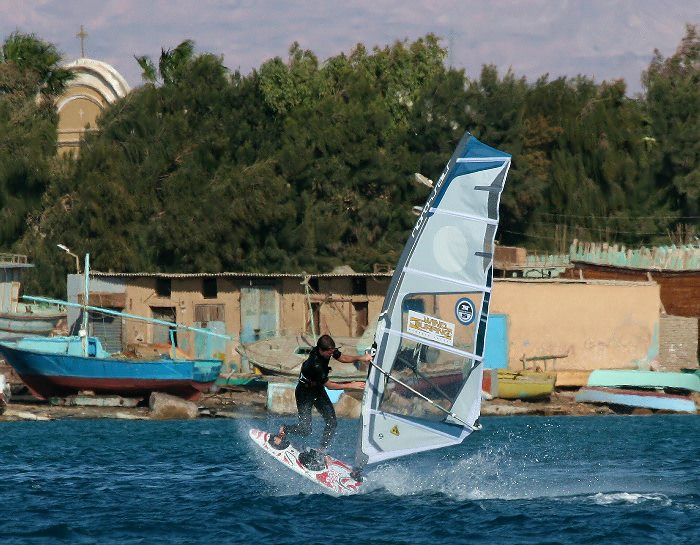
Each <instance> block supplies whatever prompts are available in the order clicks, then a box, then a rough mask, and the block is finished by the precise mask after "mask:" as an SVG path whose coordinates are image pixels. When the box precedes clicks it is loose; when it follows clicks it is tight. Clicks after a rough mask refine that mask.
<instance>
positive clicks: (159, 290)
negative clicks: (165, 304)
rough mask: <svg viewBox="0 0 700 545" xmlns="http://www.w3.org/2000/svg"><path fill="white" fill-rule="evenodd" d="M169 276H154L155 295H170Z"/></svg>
mask: <svg viewBox="0 0 700 545" xmlns="http://www.w3.org/2000/svg"><path fill="white" fill-rule="evenodd" d="M170 293H171V284H170V278H156V295H157V296H159V297H170Z"/></svg>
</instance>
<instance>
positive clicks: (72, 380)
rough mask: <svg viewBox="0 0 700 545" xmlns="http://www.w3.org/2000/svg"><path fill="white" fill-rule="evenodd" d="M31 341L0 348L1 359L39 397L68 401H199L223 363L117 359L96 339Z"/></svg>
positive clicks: (64, 338) (35, 339) (36, 338)
mask: <svg viewBox="0 0 700 545" xmlns="http://www.w3.org/2000/svg"><path fill="white" fill-rule="evenodd" d="M86 341H87V342H86V344H87V355H83V339H82V338H81V337H78V336H72V337H47V338H43V337H27V338H23V339H20V340H17V341H8V342H1V343H0V354H2V355H3V357H4V358H5V359H6V360H7V362H8V363H9V364H10V365H11V366H12V367H13V368H14V369H15V370H16V371H17V373H18V374H19V376H20V377H21V378H22V380H23V381H24V382H25V384H26V385H27V386H28V387H29V388H30V390H31V391H32V392H33V393H34V394H35V395H36V396H38V397H40V398H43V399H48V398H50V397H65V396H68V395H72V394H77V393H78V392H80V391H84V390H89V391H92V392H95V394H117V395H121V396H124V397H144V396H147V395H149V394H150V393H151V392H154V391H157V392H165V393H169V394H172V395H176V396H180V397H183V398H185V399H196V398H198V397H199V396H200V395H201V393H202V392H206V391H208V390H209V388H210V387H211V386H212V385H213V384H214V382H215V381H216V379H217V377H218V376H219V371H220V370H221V361H220V360H217V359H207V360H202V359H199V360H182V359H171V358H170V357H168V355H167V354H164V355H163V356H161V358H160V359H157V360H138V359H125V358H120V357H113V356H112V355H111V354H109V353H107V352H105V351H104V349H103V348H102V345H101V343H100V340H99V339H98V338H96V337H88V338H87V339H86Z"/></svg>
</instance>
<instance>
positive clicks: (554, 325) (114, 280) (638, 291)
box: [69, 275, 697, 370]
mask: <svg viewBox="0 0 700 545" xmlns="http://www.w3.org/2000/svg"><path fill="white" fill-rule="evenodd" d="M72 277H75V278H74V279H73V278H72ZM80 278H82V277H81V276H80V275H70V278H69V280H71V279H72V280H73V281H72V282H69V293H71V294H73V295H74V297H75V294H76V293H77V292H78V291H79V289H80V286H81V284H80V281H79V280H80ZM353 278H356V277H352V276H332V277H319V278H318V285H317V286H315V288H317V289H315V290H314V291H312V293H311V296H310V300H311V303H312V304H313V305H314V306H317V308H318V310H319V315H320V322H321V323H320V325H321V327H320V331H317V333H329V334H331V335H333V336H337V337H347V336H356V335H355V333H357V327H358V322H359V321H361V320H364V318H363V317H362V316H361V314H362V312H365V311H364V310H363V309H364V308H365V307H366V315H367V318H366V322H367V324H368V327H370V328H371V327H373V326H374V325H375V323H376V319H377V316H378V315H379V312H380V310H381V307H382V304H383V301H384V295H385V293H386V290H387V288H388V285H389V283H390V277H389V276H377V277H371V276H368V277H364V278H365V282H366V287H365V288H364V291H366V293H364V294H363V293H355V294H353V291H358V285H357V284H355V289H354V290H353ZM203 279H204V277H201V276H194V277H185V278H178V277H174V278H171V294H170V296H169V297H163V296H159V295H157V293H156V284H157V279H156V277H155V276H154V277H141V276H138V277H126V276H123V277H106V276H98V277H97V278H93V280H92V282H91V285H92V293H93V295H92V296H91V302H92V303H93V304H98V305H99V304H100V298H104V299H105V300H107V301H109V300H110V293H109V292H119V291H121V293H122V294H124V295H123V296H122V297H121V300H122V301H123V304H124V310H125V312H128V313H130V314H136V315H140V316H145V317H149V318H150V317H153V315H154V309H158V308H162V307H166V308H167V307H172V308H174V309H175V319H176V321H177V322H179V323H182V324H185V325H195V312H196V307H197V305H223V307H224V324H225V331H226V333H227V334H229V335H231V336H233V337H234V341H230V342H226V343H225V350H224V354H223V355H222V357H223V358H224V360H225V361H226V362H233V363H234V364H239V363H240V357H239V355H238V353H237V352H236V351H235V348H236V343H237V342H238V339H239V335H240V332H241V287H243V286H250V285H256V284H257V285H267V286H274V287H275V289H276V290H278V292H279V296H278V297H277V299H276V300H277V302H278V312H279V316H278V320H277V324H278V328H279V331H278V333H279V334H291V333H304V332H309V331H310V327H309V324H310V311H309V304H308V300H307V298H306V295H305V289H304V285H303V284H302V279H301V277H287V276H281V275H280V276H277V277H275V276H271V277H263V278H260V277H250V278H249V277H245V276H219V277H216V280H217V296H216V297H215V298H205V297H204V295H203V293H202V288H203ZM102 292H104V293H102ZM93 297H95V298H96V299H93ZM491 301H492V302H491V312H492V313H493V314H505V315H506V316H507V335H506V338H507V344H508V346H507V351H508V365H509V367H510V368H512V369H521V368H522V363H521V358H522V357H523V356H525V357H529V358H531V357H535V356H547V355H563V354H566V355H567V356H566V358H562V359H558V360H556V361H548V362H545V365H546V366H547V368H548V369H550V368H552V365H554V366H555V368H556V369H580V370H590V369H597V368H648V367H649V365H650V364H651V363H652V362H653V361H654V360H655V358H657V357H658V354H659V327H660V326H659V315H660V312H659V309H660V298H659V286H658V284H656V283H654V282H612V281H595V280H590V281H579V280H508V279H504V280H498V279H497V280H496V281H495V282H494V286H493V291H492V299H491ZM102 306H113V305H104V304H103V305H102ZM69 323H70V322H69ZM156 327H159V326H154V325H152V324H148V323H144V322H136V321H133V320H125V321H124V327H123V335H124V344H125V345H126V344H128V343H152V342H153V341H154V331H155V330H154V328H156ZM161 327H162V326H161ZM178 344H179V346H180V348H181V349H182V350H183V351H184V352H185V353H186V354H187V355H189V356H194V346H195V341H194V334H193V333H188V332H178ZM696 346H697V345H696Z"/></svg>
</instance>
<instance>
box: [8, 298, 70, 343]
mask: <svg viewBox="0 0 700 545" xmlns="http://www.w3.org/2000/svg"><path fill="white" fill-rule="evenodd" d="M65 319H66V313H65V312H58V311H56V310H55V309H51V308H45V307H40V306H37V305H20V306H19V308H18V309H17V310H16V311H15V312H0V339H12V338H19V337H23V336H26V335H40V336H48V335H50V334H51V332H53V331H55V330H56V329H57V328H58V327H59V326H60V324H61V321H65Z"/></svg>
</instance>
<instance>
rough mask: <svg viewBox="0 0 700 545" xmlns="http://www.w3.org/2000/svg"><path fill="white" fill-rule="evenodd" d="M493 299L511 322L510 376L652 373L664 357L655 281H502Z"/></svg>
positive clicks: (493, 309)
mask: <svg viewBox="0 0 700 545" xmlns="http://www.w3.org/2000/svg"><path fill="white" fill-rule="evenodd" d="M491 300H492V303H491V314H492V315H499V314H502V315H505V316H506V321H507V331H506V336H507V346H508V366H509V367H510V368H511V369H523V368H525V367H527V368H529V369H531V368H533V367H539V368H540V369H542V370H545V369H546V370H563V369H570V370H591V369H615V368H631V369H636V368H641V369H648V368H649V366H650V365H651V364H652V363H653V362H654V361H655V360H656V358H657V356H658V352H659V318H660V309H661V299H660V292H659V285H658V284H656V283H655V282H620V281H605V280H563V279H553V280H522V279H520V280H496V281H495V283H494V289H493V296H492V299H491ZM544 356H563V357H557V358H554V357H552V358H548V359H547V358H543V357H544ZM528 358H543V359H530V361H529V362H528Z"/></svg>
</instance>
